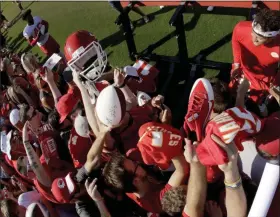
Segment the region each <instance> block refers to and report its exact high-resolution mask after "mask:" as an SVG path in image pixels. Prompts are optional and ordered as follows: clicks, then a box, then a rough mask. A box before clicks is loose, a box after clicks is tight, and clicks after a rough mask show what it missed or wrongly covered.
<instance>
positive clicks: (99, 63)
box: [64, 30, 107, 81]
mask: <svg viewBox="0 0 280 217" xmlns="http://www.w3.org/2000/svg"><path fill="white" fill-rule="evenodd" d="M64 54H65V58H66V60H67V64H68V66H69V68H70V69H71V70H72V71H74V70H75V71H76V72H79V73H80V75H81V76H83V77H84V78H85V79H86V80H88V81H95V80H97V79H98V78H99V77H100V76H101V75H102V73H103V72H104V70H105V68H106V65H107V55H106V53H105V51H104V50H103V49H102V47H101V45H100V44H99V42H98V40H97V39H96V38H95V36H94V35H93V34H91V33H90V32H88V31H86V30H79V31H76V32H74V33H72V34H71V35H69V36H68V38H67V39H66V42H65V46H64Z"/></svg>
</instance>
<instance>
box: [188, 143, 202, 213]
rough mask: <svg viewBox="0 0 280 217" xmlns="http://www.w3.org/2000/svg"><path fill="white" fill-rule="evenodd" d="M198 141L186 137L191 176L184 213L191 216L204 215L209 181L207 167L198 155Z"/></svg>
mask: <svg viewBox="0 0 280 217" xmlns="http://www.w3.org/2000/svg"><path fill="white" fill-rule="evenodd" d="M196 146H197V143H194V144H192V143H191V141H190V140H187V139H186V146H185V152H184V155H185V158H186V160H187V161H188V162H189V163H190V169H191V172H190V178H189V184H188V191H187V204H186V205H185V208H184V213H186V214H187V215H189V216H190V217H202V216H204V205H205V201H206V191H207V181H206V168H205V166H203V165H202V164H201V163H200V162H199V160H198V158H197V156H196V151H195V149H196Z"/></svg>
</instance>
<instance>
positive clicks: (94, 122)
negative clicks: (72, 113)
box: [73, 72, 99, 135]
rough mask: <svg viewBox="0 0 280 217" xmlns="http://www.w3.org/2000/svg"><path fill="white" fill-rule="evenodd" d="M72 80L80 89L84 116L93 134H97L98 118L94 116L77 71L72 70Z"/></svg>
mask: <svg viewBox="0 0 280 217" xmlns="http://www.w3.org/2000/svg"><path fill="white" fill-rule="evenodd" d="M73 81H74V82H75V84H76V85H77V87H78V88H79V89H80V91H81V95H82V99H83V104H84V107H85V111H86V116H87V120H88V123H89V126H90V128H91V129H92V131H93V133H94V135H97V134H98V133H99V123H98V120H97V118H96V116H95V109H94V105H92V104H91V101H90V97H89V94H88V91H87V89H86V88H85V86H84V85H83V84H82V82H81V80H80V78H79V73H78V72H73Z"/></svg>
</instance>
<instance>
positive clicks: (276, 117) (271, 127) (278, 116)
mask: <svg viewBox="0 0 280 217" xmlns="http://www.w3.org/2000/svg"><path fill="white" fill-rule="evenodd" d="M263 122H264V128H263V130H262V131H261V132H260V133H259V134H258V135H256V137H255V142H256V147H257V148H258V149H259V150H261V151H264V152H266V153H268V154H270V155H272V156H275V157H276V156H278V155H279V154H280V138H279V137H280V136H279V135H280V128H279V127H278V126H280V112H279V111H278V112H275V113H273V114H272V115H270V116H269V117H268V118H266V119H263Z"/></svg>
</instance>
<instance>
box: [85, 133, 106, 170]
mask: <svg viewBox="0 0 280 217" xmlns="http://www.w3.org/2000/svg"><path fill="white" fill-rule="evenodd" d="M108 132H109V131H108V130H104V131H102V132H100V133H98V134H97V137H96V139H95V141H94V143H93V144H92V146H91V148H90V150H89V152H88V154H87V161H86V163H85V166H84V167H85V169H86V171H87V173H88V174H89V173H91V172H92V171H93V170H94V169H97V168H98V167H99V166H100V159H101V153H102V150H103V147H104V143H105V139H106V136H107V135H108Z"/></svg>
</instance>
